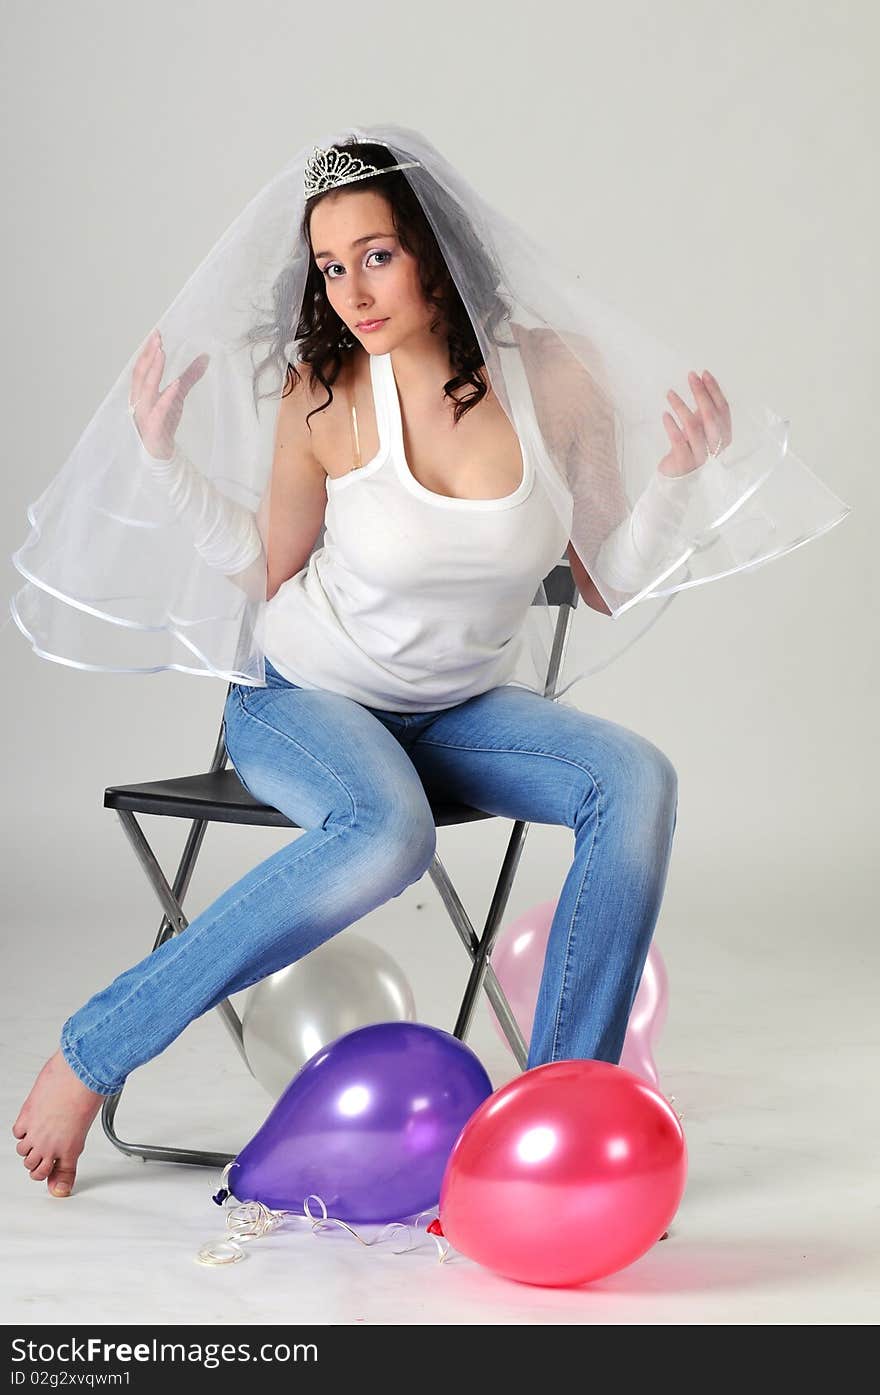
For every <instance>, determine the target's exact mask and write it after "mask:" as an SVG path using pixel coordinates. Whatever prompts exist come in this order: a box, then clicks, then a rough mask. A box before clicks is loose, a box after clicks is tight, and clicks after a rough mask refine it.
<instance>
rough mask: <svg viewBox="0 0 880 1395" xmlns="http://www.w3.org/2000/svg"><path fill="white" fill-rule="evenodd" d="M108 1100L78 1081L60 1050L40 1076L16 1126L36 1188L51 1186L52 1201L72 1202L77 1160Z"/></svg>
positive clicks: (49, 1060) (51, 1058)
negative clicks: (65, 1199) (64, 1198)
mask: <svg viewBox="0 0 880 1395" xmlns="http://www.w3.org/2000/svg"><path fill="white" fill-rule="evenodd" d="M105 1098H106V1096H105V1095H98V1094H96V1093H95V1091H94V1090H90V1089H89V1088H88V1086H87V1085H84V1084H83V1082H82V1081H81V1080H80V1078H79V1076H78V1075H74V1073H73V1071H72V1070H71V1069H70V1066H69V1065H68V1064H67V1062H66V1061H65V1059H64V1056H63V1055H62V1053H61V1050H60V1048H59V1049H58V1050H57V1051H56V1052H55V1055H54V1056H50V1057H49V1059H48V1061H47V1062H46V1064H45V1065H44V1066H43V1069H42V1070H41V1071H40V1073H39V1075H38V1076H37V1078H36V1080H35V1081H34V1084H33V1087H32V1089H31V1092H30V1094H29V1095H28V1097H27V1099H26V1100H25V1102H24V1104H23V1105H22V1107H21V1110H20V1111H19V1115H18V1118H17V1119H16V1121H15V1123H14V1124H13V1125H12V1132H13V1134H14V1135H15V1137H16V1138H17V1139H20V1142H19V1143H18V1144H17V1146H16V1149H15V1151H16V1152H17V1153H20V1154H21V1156H22V1159H23V1161H24V1165H25V1167H26V1168H27V1170H28V1172H29V1173H30V1174H31V1181H32V1182H48V1188H49V1191H50V1192H51V1193H52V1195H53V1196H69V1195H70V1192H71V1189H72V1188H73V1183H74V1178H75V1177H76V1160H77V1158H78V1157H79V1155H80V1153H81V1152H82V1150H83V1148H84V1147H85V1142H86V1135H87V1134H88V1131H89V1129H90V1128H91V1126H92V1123H93V1122H94V1119H95V1115H96V1114H97V1113H98V1111H99V1110H100V1108H101V1105H102V1104H103V1103H104V1100H105Z"/></svg>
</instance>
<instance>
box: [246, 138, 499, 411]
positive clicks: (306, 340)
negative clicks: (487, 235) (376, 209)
mask: <svg viewBox="0 0 880 1395" xmlns="http://www.w3.org/2000/svg"><path fill="white" fill-rule="evenodd" d="M334 149H336V150H344V151H346V152H348V153H349V154H351V155H355V156H357V157H358V158H359V159H361V160H363V161H364V162H365V163H367V164H371V165H375V166H376V168H377V169H380V170H381V169H387V168H388V166H390V165H395V164H397V163H398V162H399V160H400V158H401V156H400V155H399V154H395V153H392V151H391V150H389V149H388V147H387V146H385V145H380V144H374V143H373V142H366V141H358V140H356V139H354V138H353V137H352V138H351V139H349V140H346V141H344V142H337V143H336V144H335V145H334ZM403 158H406V157H405V156H404V157H403ZM418 174H419V176H420V178H421V179H422V181H429V183H430V185H431V186H432V196H433V197H435V198H437V197H439V190H438V188H437V185H436V181H434V180H433V179H431V177H430V175H428V173H427V171H425V170H424V169H421V168H420V169H419V170H418ZM351 187H352V188H354V189H359V190H360V189H374V190H375V191H376V192H377V193H378V194H381V196H382V197H383V198H384V199H385V201H386V202H387V204H388V206H389V209H390V212H391V218H392V222H393V225H394V230H395V233H396V235H397V237H398V239H399V241H400V244H401V246H402V247H403V248H404V249H405V250H406V251H407V252H409V253H410V254H411V255H412V256H414V257H415V258H416V261H417V264H418V275H419V283H420V286H421V290H422V294H423V296H424V298H425V300H426V302H427V303H428V304H429V305H432V306H433V307H434V309H435V312H436V313H435V315H434V318H433V319H432V321H431V324H430V330H431V333H443V332H444V328H445V333H446V341H447V346H448V352H449V361H450V363H451V364H452V366H453V369H454V370H455V371H454V374H453V376H452V377H451V378H450V379H449V381H448V382H446V383H444V385H443V391H444V394H445V395H446V396H447V397H449V398H451V399H452V401H453V402H454V403H455V413H454V415H455V421H456V424H457V423H458V422H459V421H460V420H461V418H462V416H463V415H464V413H465V412H467V411H470V409H471V408H472V407H475V406H476V405H477V403H478V402H481V401H482V399H483V398H484V397H485V395H486V392H487V388H486V384H485V381H484V379H483V378H482V376H481V375H480V373H479V369H481V368H482V367H483V366H484V364H485V359H484V357H483V353H482V351H481V349H480V345H479V342H478V340H477V336H476V333H475V332H474V327H473V325H472V323H471V320H470V317H469V315H468V313H467V311H466V309H465V306H464V302H463V301H462V299H461V296H460V295H459V293H458V289H457V287H456V285H455V282H454V281H453V279H452V276H451V275H450V272H449V268H448V266H447V265H446V261H445V260H444V257H443V254H442V252H441V250H440V247H439V244H438V242H437V239H436V237H435V236H434V232H433V229H432V228H431V225H430V223H429V222H428V219H427V217H426V216H425V212H424V209H423V207H422V204H421V202H420V200H419V197H418V195H417V194H416V192H415V190H414V189H413V187H412V185H411V184H410V183H409V181H408V180H407V178H406V176H405V175H404V174H403V172H402V171H401V170H392V171H391V172H390V173H388V174H377V175H373V176H372V177H371V178H368V179H361V180H358V181H357V183H355V184H353V185H352V186H351ZM344 191H345V186H343V189H342V192H343V193H344ZM330 192H333V191H330V190H327V191H324V192H322V193H319V194H315V195H313V197H312V198H310V199H308V200H307V201H306V206H305V210H304V212H303V217H302V222H301V224H300V229H299V237H300V248H299V254H300V256H302V255H304V254H305V251H306V249H307V255H308V268H307V272H306V282H305V289H304V292H303V298H302V305H301V306H300V308H299V316H298V320H297V326H296V333H295V335H294V339H295V342H296V347H297V356H298V358H299V360H300V361H301V362H303V363H307V364H308V365H309V369H310V379H311V385H312V387H315V386H316V385H317V384H318V383H320V384H321V385H322V386H323V387H324V388H325V390H326V392H327V401H326V402H323V403H321V405H320V406H319V407H314V408H312V411H311V412H309V414H308V416H309V417H310V416H312V415H313V414H314V413H315V412H322V411H325V410H326V408H327V407H329V406H330V403H331V402H332V401H333V383H335V382H336V380H337V378H338V377H339V374H340V372H341V370H342V367H343V364H344V363H345V361H346V360H347V359H348V358H350V357H351V356H352V353H353V351H354V348H355V345H356V343H357V341H356V340H355V339H354V338H353V337H352V336H351V333H350V331H349V330H348V327H347V326H346V325H344V324H343V322H342V321H341V319H340V318H339V316H338V315H337V313H336V311H335V310H334V309H333V307H332V306H331V304H330V302H329V300H328V298H327V291H326V286H325V281H324V276H323V273H322V272H321V271H320V270H319V268H318V267H317V265H316V264H315V259H314V256H313V251H312V242H311V230H310V229H311V217H312V213H313V212H314V210H315V209H316V208H317V206H318V204H319V203H320V202H321V200H322V199H325V198H326V197H327V195H328V193H330ZM456 236H457V237H458V238H459V239H460V243H461V251H462V255H463V256H465V257H466V258H467V264H468V267H469V273H470V274H471V275H472V277H473V279H474V282H475V283H477V284H478V285H479V287H480V291H481V294H480V302H481V303H480V307H479V309H480V317H481V322H482V323H483V325H484V326H485V328H486V332H487V333H488V334H489V335H490V336H491V337H492V338H493V339H494V337H495V336H494V330H495V327H496V326H497V325H498V324H499V323H501V322H502V321H505V320H506V319H507V318H508V310H507V306H506V305H505V303H504V301H503V300H502V299H501V297H500V296H499V295H498V292H497V289H496V287H497V285H498V280H499V277H498V274H497V271H496V270H495V268H494V266H493V264H492V261H491V258H490V257H489V256H488V254H487V252H486V249H485V247H484V246H483V245H482V244H481V243H480V241H479V239H478V238H477V237H476V236H475V234H474V232H473V230H472V229H471V228H470V227H469V226H467V225H464V224H461V225H460V226H459V227H458V229H457V232H456ZM295 278H296V262H294V263H291V264H290V266H289V267H286V268H285V270H284V271H283V272H282V273H281V275H280V276H279V277H278V279H277V281H276V284H275V286H274V287H273V298H274V306H273V311H272V313H271V314H270V316H269V318H267V319H266V320H265V321H264V322H262V323H260V324H257V325H255V326H254V327H253V328H252V330H251V331H250V333H249V334H248V336H247V341H248V342H249V343H251V344H252V345H255V344H261V343H268V344H269V352H268V354H267V355H266V357H265V358H264V359H263V360H262V362H261V363H260V364H259V366H258V367H257V368H256V370H255V373H254V400H255V403H256V401H257V400H258V398H257V394H256V389H257V383H258V381H259V378H260V376H261V375H262V374H263V373H264V372H266V371H267V370H268V369H269V368H270V367H271V366H273V365H274V366H275V367H276V368H281V369H282V370H283V372H284V388H283V390H282V393H281V396H282V397H285V396H287V393H288V392H292V391H293V383H294V380H295V381H297V382H299V381H300V378H301V376H302V375H301V374H300V373H299V372H298V371H297V369H296V367H295V366H294V365H293V364H292V363H291V362H290V361H289V360H288V359H287V355H286V346H287V345H288V344H289V341H290V334H289V330H288V331H287V332H285V331H284V329H283V326H284V325H285V324H286V325H288V326H289V325H290V323H291V319H292V316H291V314H290V313H289V312H290V311H291V310H292V309H293V307H292V306H291V305H290V299H291V293H292V286H293V284H294V282H295ZM285 311H287V312H288V313H285ZM496 342H497V341H496ZM468 386H469V387H470V388H471V389H472V391H471V392H470V393H468V395H467V396H466V397H463V398H458V397H456V396H455V395H454V394H455V393H456V392H457V390H458V389H459V388H463V387H468ZM306 420H307V421H308V417H307V418H306Z"/></svg>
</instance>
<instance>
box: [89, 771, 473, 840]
mask: <svg viewBox="0 0 880 1395" xmlns="http://www.w3.org/2000/svg"><path fill="white" fill-rule="evenodd" d="M104 808H105V809H126V810H128V811H129V812H131V813H140V814H163V815H165V817H166V818H178V819H204V820H205V821H206V822H210V823H251V824H260V825H263V826H268V827H271V828H299V827H301V825H300V824H298V823H293V822H292V821H291V820H290V819H289V818H287V816H286V815H285V814H282V813H280V812H279V810H278V809H273V808H272V807H271V805H268V804H261V803H260V802H259V800H256V799H254V797H253V795H251V794H249V793H248V791H247V790H246V789H245V787H244V785H243V784H242V783H241V780H239V778H238V775H237V773H236V771H235V770H234V769H229V770H217V771H215V772H214V773H213V774H211V773H210V772H209V773H208V774H206V775H183V776H179V777H177V778H176V779H173V780H147V781H145V782H144V783H143V784H140V785H111V786H110V787H109V788H108V789H106V790H105V791H104ZM431 810H432V812H433V815H434V822H435V824H436V825H437V827H438V828H443V827H446V826H447V825H450V824H456V823H472V822H473V821H474V820H476V819H489V818H492V815H491V814H487V813H485V812H484V810H482V809H472V808H471V807H470V806H469V805H467V804H434V803H432V804H431Z"/></svg>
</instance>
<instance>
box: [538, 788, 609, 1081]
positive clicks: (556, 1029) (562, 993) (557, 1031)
mask: <svg viewBox="0 0 880 1395" xmlns="http://www.w3.org/2000/svg"><path fill="white" fill-rule="evenodd" d="M591 779H593V783H594V785H595V786H596V791H597V796H598V797H597V799H596V826H595V828H594V829H593V836H592V838H591V840H590V851H589V852H588V854H587V863H586V866H585V867H584V875H583V876H582V877H581V884H580V886H579V887H578V894H577V897H576V899H575V903H574V910H573V911H572V913H571V920H570V921H569V925H568V936H567V939H566V943H565V970H564V972H563V975H562V987H561V988H560V990H559V1001H558V1003H557V1004H556V1017H555V1020H554V1023H553V1045H552V1047H551V1048H550V1059H551V1061H555V1060H556V1052H557V1049H558V1047H559V1037H560V1035H561V1029H562V1016H563V1010H564V1005H565V998H566V991H567V989H568V980H569V974H570V970H571V958H572V948H573V931H574V923H575V921H576V920H577V917H578V911H579V909H580V904H581V898H582V897H583V894H584V888H585V886H586V884H587V877H588V876H589V873H590V867H591V865H592V861H593V849H594V847H595V846H596V838H597V837H598V834H599V828H600V826H601V823H602V788H601V786H600V785H599V783H598V781H597V780H596V779H595V777H593V776H591Z"/></svg>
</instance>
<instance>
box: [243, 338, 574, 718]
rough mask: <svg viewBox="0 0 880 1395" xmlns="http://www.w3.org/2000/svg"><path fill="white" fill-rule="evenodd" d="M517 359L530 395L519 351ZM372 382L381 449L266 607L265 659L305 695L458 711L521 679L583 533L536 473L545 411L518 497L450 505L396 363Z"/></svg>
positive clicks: (525, 428) (336, 486)
mask: <svg viewBox="0 0 880 1395" xmlns="http://www.w3.org/2000/svg"><path fill="white" fill-rule="evenodd" d="M510 358H511V363H512V364H513V371H514V372H515V373H517V375H518V376H519V377H520V378H521V381H523V382H524V383H525V384H526V386H527V379H526V378H525V372H524V369H523V367H522V363H521V361H520V358H519V354H518V353H517V352H514V353H512V354H511V356H510ZM370 381H371V384H372V392H373V402H374V405H375V410H376V421H377V426H378V433H379V449H378V451H377V453H376V455H375V456H374V457H373V459H372V460H370V461H368V462H367V463H366V464H364V465H363V466H361V467H360V468H358V469H354V470H351V471H350V472H349V473H348V474H346V475H342V476H341V477H339V478H338V479H331V478H330V477H329V476H328V478H327V481H326V490H327V508H326V514H325V521H324V540H323V545H322V546H321V547H320V548H318V549H316V550H315V551H314V552H313V553H312V555H311V557H310V558H309V561H308V563H307V564H306V566H305V567H303V569H302V570H301V571H299V572H297V574H296V575H295V576H292V577H290V579H289V580H288V581H285V582H284V583H283V585H282V586H280V587H279V589H278V591H277V592H276V593H275V595H274V596H273V597H272V599H271V600H270V601H269V602H268V603H267V604H266V605H265V606H264V607H263V608H262V614H261V620H260V624H261V627H262V635H261V639H262V643H263V649H264V652H265V653H266V655H267V657H268V658H269V660H270V661H271V663H272V664H273V665H274V666H275V668H276V669H277V670H278V672H279V673H281V674H282V675H283V676H284V677H285V678H287V679H289V681H290V682H291V683H296V684H298V685H299V686H300V687H301V688H325V689H329V690H330V691H331V692H335V693H341V694H343V695H344V696H346V697H351V698H354V699H355V701H357V702H360V703H363V704H364V705H366V706H368V707H379V708H384V709H388V710H390V711H394V712H425V711H431V710H434V709H437V708H444V707H452V706H454V705H455V704H456V703H459V702H464V701H465V699H467V698H469V697H475V696H476V695H477V694H478V693H482V692H485V691H487V690H488V689H489V688H493V687H496V686H498V685H499V684H503V683H504V682H505V681H506V680H507V679H508V678H510V676H511V674H512V673H513V671H514V669H515V667H516V663H517V659H518V656H519V652H520V645H521V643H522V642H523V640H522V635H521V634H520V631H521V628H522V626H523V623H524V621H525V619H526V617H527V615H528V612H529V607H530V605H531V602H532V599H533V597H534V595H535V593H536V591H537V589H538V586H539V585H540V583H541V581H542V580H543V578H544V577H545V576H546V575H547V573H548V572H549V571H550V570H551V569H552V568H553V567H554V566H555V564H556V563H557V562H558V561H559V560H560V558H561V557H562V555H563V553H564V551H565V548H566V546H567V544H568V537H569V531H568V528H566V527H565V526H564V525H563V523H562V521H561V520H560V518H559V515H558V514H557V512H556V510H555V509H554V507H553V504H552V503H551V501H550V498H549V495H548V494H547V493H546V490H545V488H544V486H543V483H542V481H541V477H540V474H539V472H537V471H536V468H535V452H536V451H538V450H543V449H544V446H543V442H542V441H541V438H540V435H539V433H538V430H537V426H536V423H535V422H534V418H533V416H532V414H531V413H530V414H529V415H530V420H527V421H525V422H522V421H517V422H516V429H517V435H518V437H519V441H520V445H521V448H522V456H523V462H524V467H525V468H524V472H523V478H522V481H521V483H520V484H519V486H518V488H517V489H515V490H514V492H513V493H512V494H506V495H504V496H503V497H502V498H500V499H450V498H447V497H446V496H445V495H443V494H437V493H435V492H434V491H433V490H430V489H426V488H425V486H424V485H422V484H420V483H419V481H418V480H417V479H416V478H415V476H414V475H413V474H412V472H411V470H410V468H409V465H408V464H407V461H406V457H405V454H404V449H403V426H402V421H401V413H400V399H399V397H398V393H397V385H396V383H395V380H394V372H393V369H392V366H391V354H390V353H387V354H371V355H370ZM525 396H526V400H528V401H530V400H531V399H530V398H529V395H528V392H526V394H525ZM548 467H549V469H551V470H553V469H554V467H553V465H552V463H551V462H548Z"/></svg>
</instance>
